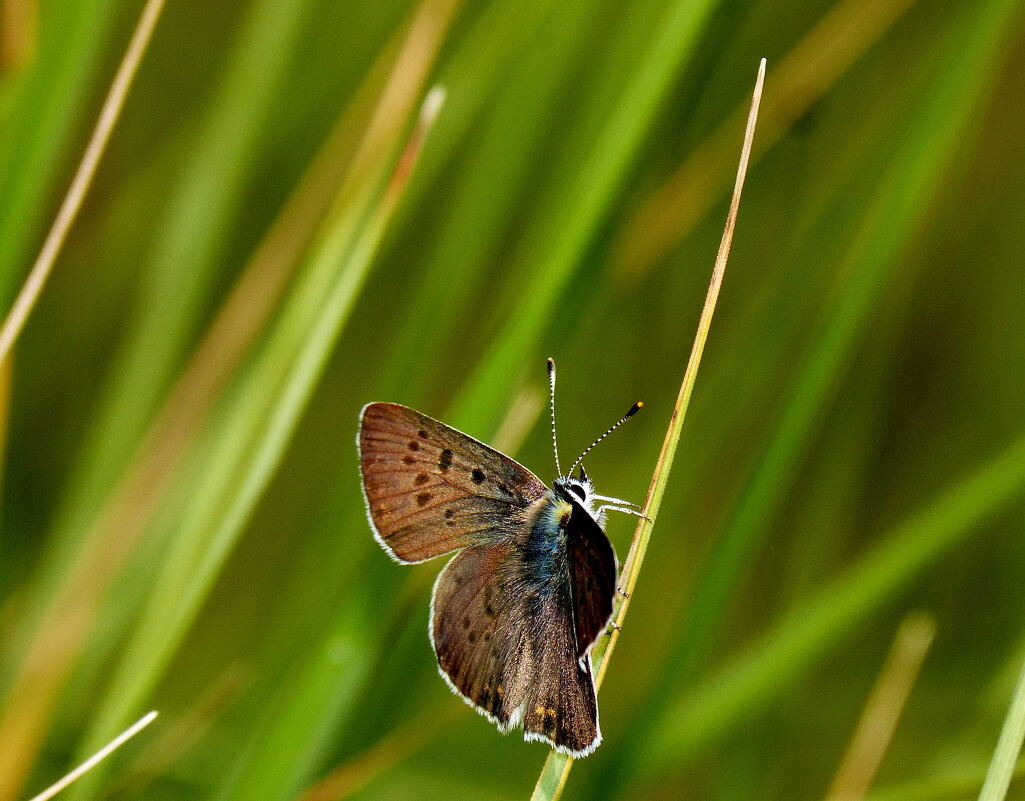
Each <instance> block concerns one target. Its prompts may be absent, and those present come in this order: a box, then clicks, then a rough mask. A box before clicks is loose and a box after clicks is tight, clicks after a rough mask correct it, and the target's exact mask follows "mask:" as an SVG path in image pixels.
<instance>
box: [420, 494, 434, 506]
mask: <svg viewBox="0 0 1025 801" xmlns="http://www.w3.org/2000/svg"><path fill="white" fill-rule="evenodd" d="M433 497H434V496H433V495H431V493H429V492H421V493H420V494H419V495H417V496H416V503H417V506H426V505H427V502H428V501H429V500H430V499H431V498H433Z"/></svg>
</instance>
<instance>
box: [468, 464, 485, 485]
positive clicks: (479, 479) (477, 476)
mask: <svg viewBox="0 0 1025 801" xmlns="http://www.w3.org/2000/svg"><path fill="white" fill-rule="evenodd" d="M470 478H472V479H473V483H474V484H483V483H484V473H483V472H482V471H481V469H480V468H479V467H475V468H473V472H472V473H470Z"/></svg>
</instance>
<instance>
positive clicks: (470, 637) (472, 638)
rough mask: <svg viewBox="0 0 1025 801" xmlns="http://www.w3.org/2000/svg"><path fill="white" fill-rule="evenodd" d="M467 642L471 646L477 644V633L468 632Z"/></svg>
mask: <svg viewBox="0 0 1025 801" xmlns="http://www.w3.org/2000/svg"><path fill="white" fill-rule="evenodd" d="M466 641H467V642H468V643H470V645H473V644H474V643H475V642H477V632H475V631H468V632H466Z"/></svg>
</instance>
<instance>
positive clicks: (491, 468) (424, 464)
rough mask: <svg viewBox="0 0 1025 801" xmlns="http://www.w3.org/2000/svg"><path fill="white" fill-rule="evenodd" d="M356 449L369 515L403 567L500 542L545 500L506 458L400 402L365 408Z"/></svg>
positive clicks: (534, 481) (537, 485)
mask: <svg viewBox="0 0 1025 801" xmlns="http://www.w3.org/2000/svg"><path fill="white" fill-rule="evenodd" d="M358 443H359V452H360V473H361V475H362V478H363V492H364V496H365V498H366V502H367V513H368V516H369V517H370V520H371V523H372V524H373V528H374V532H375V534H376V536H377V539H378V541H379V542H380V543H381V544H382V545H383V546H384V548H385V549H386V550H387V551H388V552H389V553H390V554H391V555H392V556H394V557H395V558H396V559H398V560H399V561H401V562H422V561H424V560H425V559H431V558H433V557H435V556H440V555H441V554H443V553H447V552H449V551H453V550H456V549H458V548H464V547H466V546H468V545H476V544H480V543H486V542H491V541H494V540H496V539H501V538H502V537H504V536H506V534H507V533H508V531H509V529H510V526H511V525H513V524H514V523H515V522H516V521H517V520H519V519H520V517H519V516H520V515H521V513H522V510H523V509H525V508H526V507H527V506H529V505H530V504H531V503H532V502H533V501H535V500H536V499H537V498H539V497H540V496H541V495H543V494H544V493H545V486H544V484H542V483H541V480H540V479H539V478H538V477H537V476H535V475H534V474H533V473H531V472H530V471H529V470H527V469H526V468H525V467H523V466H522V465H520V464H519V463H517V462H515V461H514V460H512V459H510V458H509V457H508V456H505V455H504V454H501V453H499V452H498V451H496V450H495V449H494V448H489V447H488V446H487V445H485V444H484V443H482V442H478V441H477V440H475V439H473V438H472V437H469V436H467V435H466V434H463V433H462V432H461V431H457V430H456V429H454V428H451V427H450V426H447V425H445V424H444V423H440V422H438V421H437V420H434V419H433V418H431V417H428V416H427V415H424V414H420V413H419V412H417V411H414V410H413V409H410V408H408V407H406V406H400V405H398V404H395V403H371V404H368V405H367V406H365V407H364V408H363V412H362V414H361V416H360V428H359V438H358Z"/></svg>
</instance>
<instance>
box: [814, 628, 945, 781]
mask: <svg viewBox="0 0 1025 801" xmlns="http://www.w3.org/2000/svg"><path fill="white" fill-rule="evenodd" d="M935 635H936V621H935V620H933V618H932V617H931V616H929V615H926V614H921V613H919V614H915V615H909V616H908V617H907V618H905V619H904V621H903V622H902V623H901V626H900V629H898V631H897V636H896V637H895V638H894V641H893V646H892V648H891V649H890V654H889V656H888V657H887V658H886V662H885V664H884V665H883V667H882V670H881V671H880V673H879V678H878V679H877V680H876V684H875V686H874V687H873V688H872V692H871V694H870V695H869V697H868V701H867V702H866V703H865V708H864V710H863V711H862V713H861V719H860V720H859V721H858V726H857V728H856V729H855V731H854V736H853V737H852V738H851V742H850V745H849V746H848V747H847V752H846V754H844V758H843V760H842V761H841V762H840V767H839V768H837V771H836V776H835V777H834V778H833V783H832V784H831V785H830V787H829V791H828V792H827V793H826V801H862V799H863V798H864V797H865V794H866V793H867V792H868V788H869V785H871V783H872V779H873V778H874V777H875V774H876V771H877V770H878V769H879V765H880V763H881V762H882V760H883V755H884V754H885V753H886V749H887V747H888V746H889V744H890V740H891V739H892V737H893V732H894V729H896V727H897V721H898V720H899V719H900V715H901V712H902V711H903V710H904V705H905V704H906V703H907V699H908V695H910V693H911V688H912V687H914V684H915V680H916V678H917V677H918V672H919V670H920V669H921V667H922V662H923V661H924V659H925V655H926V653H928V651H929V647H930V646H931V645H932V641H933V638H934V636H935Z"/></svg>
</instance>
